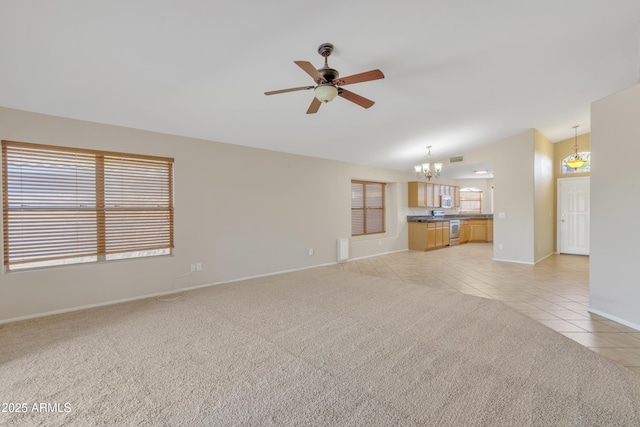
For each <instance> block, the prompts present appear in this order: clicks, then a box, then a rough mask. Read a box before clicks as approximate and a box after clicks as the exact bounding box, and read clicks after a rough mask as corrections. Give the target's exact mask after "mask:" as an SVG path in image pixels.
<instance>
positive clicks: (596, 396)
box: [0, 267, 640, 426]
mask: <svg viewBox="0 0 640 427" xmlns="http://www.w3.org/2000/svg"><path fill="white" fill-rule="evenodd" d="M0 379H1V382H0V402H2V403H5V402H7V403H8V402H11V403H14V404H15V403H25V404H26V407H27V408H28V411H27V412H26V413H7V412H0V425H3V426H4V425H11V426H13V425H16V426H28V425H38V424H39V425H121V426H144V425H225V426H226V425H242V426H244V425H255V426H264V425H283V426H289V425H299V426H314V425H324V426H343V425H344V426H417V425H421V426H423V425H427V426H492V425H501V426H554V425H559V426H638V425H640V378H639V377H638V376H637V375H635V374H633V373H631V372H630V371H628V370H627V369H625V368H623V367H621V366H618V365H616V364H614V363H613V362H611V361H609V360H606V359H604V358H603V357H601V356H599V355H598V354H596V353H594V352H592V351H590V350H588V349H586V348H584V347H582V346H580V345H579V344H577V343H575V342H573V341H571V340H569V339H567V338H565V337H563V336H562V335H560V334H558V333H556V332H554V331H552V330H551V329H548V328H547V327H545V326H543V325H541V324H539V323H537V322H535V321H534V320H531V319H529V318H528V317H525V316H524V315H521V314H520V313H518V312H516V311H515V310H513V309H511V308H510V307H508V306H506V305H504V304H502V303H501V302H498V301H494V300H489V299H483V298H478V297H473V296H468V295H463V294H460V293H457V292H455V291H450V290H444V289H435V288H429V287H427V286H424V285H417V284H409V283H402V282H399V281H395V280H389V279H383V278H375V277H368V276H364V275H360V274H356V273H349V272H345V271H341V270H339V269H337V268H334V267H323V268H316V269H311V270H305V271H299V272H293V273H287V274H283V275H278V276H271V277H266V278H261V279H253V280H248V281H244V282H237V283H232V284H225V285H219V286H215V287H211V288H206V289H200V290H197V291H191V292H187V293H186V294H185V295H184V296H183V297H181V298H179V299H176V300H174V301H170V302H162V301H158V300H157V299H147V300H142V301H136V302H131V303H126V304H119V305H113V306H108V307H103V308H98V309H92V310H86V311H80V312H74V313H68V314H64V315H57V316H50V317H46V318H40V319H34V320H29V321H24V322H16V323H11V324H6V325H2V326H0ZM34 403H36V404H39V403H49V404H51V405H50V406H49V409H52V410H53V409H56V410H57V412H53V413H52V412H35V411H33V404H34ZM56 403H57V404H58V406H57V407H56V406H55V404H56ZM65 404H68V405H67V406H66V407H65V406H64V405H65ZM65 409H68V411H67V412H65Z"/></svg>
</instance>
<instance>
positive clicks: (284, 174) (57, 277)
mask: <svg viewBox="0 0 640 427" xmlns="http://www.w3.org/2000/svg"><path fill="white" fill-rule="evenodd" d="M0 139H6V140H14V141H23V142H33V143H43V144H53V145H63V146H71V147H83V148H96V149H102V150H110V151H121V152H129V153H141V154H152V155H158V156H167V157H174V158H175V245H176V247H175V254H174V255H173V256H170V257H159V258H148V259H137V260H125V261H116V262H109V263H92V264H85V265H75V266H66V267H56V268H48V269H41V270H31V271H20V272H10V273H4V272H2V273H0V295H1V298H0V321H3V320H5V321H6V320H7V319H16V318H23V317H29V316H34V315H39V314H43V313H51V312H57V311H65V310H69V309H73V308H77V307H86V306H91V305H99V304H104V303H108V302H114V301H119V300H126V299H131V298H138V297H141V296H145V295H153V294H158V293H163V292H168V291H171V290H173V289H176V288H187V287H192V286H199V285H205V284H211V283H219V282H225V281H231V280H236V279H241V278H246V277H252V276H258V275H265V274H270V273H275V272H282V271H287V270H293V269H300V268H306V267H310V266H314V265H322V264H328V263H333V262H335V260H336V239H337V238H340V237H350V233H351V211H350V206H351V205H350V203H351V202H350V181H351V179H367V180H374V181H383V182H388V183H389V184H388V185H387V187H388V188H387V208H388V209H387V233H385V234H384V235H376V236H374V237H369V238H367V237H362V238H355V239H352V241H351V242H350V258H359V257H366V256H372V255H377V254H381V253H386V252H393V251H400V250H405V249H407V223H406V215H407V213H408V209H407V208H406V206H407V189H406V188H407V187H406V182H407V181H408V180H409V179H411V176H410V175H409V174H408V173H402V172H398V171H392V170H386V169H380V168H372V167H365V166H358V165H352V164H347V163H341V162H336V161H328V160H322V159H316V158H310V157H304V156H296V155H289V154H283V153H277V152H273V151H265V150H258V149H254V148H247V147H240V146H235V145H229V144H221V143H216V142H211V141H203V140H197V139H192V138H184V137H178V136H172V135H165V134H158V133H153V132H146V131H140V130H134V129H128V128H122V127H117V126H110V125H105V124H98V123H89V122H83V121H77V120H70V119H64V118H59V117H51V116H45V115H40V114H34V113H28V112H22V111H17V110H11V109H6V108H0ZM309 248H313V249H314V252H315V255H313V256H311V257H309V256H308V249H309ZM195 262H201V263H202V264H203V271H201V272H194V273H191V274H189V273H188V272H189V270H190V268H189V267H190V264H191V263H195Z"/></svg>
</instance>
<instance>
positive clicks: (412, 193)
mask: <svg viewBox="0 0 640 427" xmlns="http://www.w3.org/2000/svg"><path fill="white" fill-rule="evenodd" d="M426 187H427V183H426V182H419V181H412V182H409V183H408V188H409V207H410V208H426V207H427V202H426V195H427V189H426Z"/></svg>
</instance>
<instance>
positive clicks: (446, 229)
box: [442, 221, 451, 246]
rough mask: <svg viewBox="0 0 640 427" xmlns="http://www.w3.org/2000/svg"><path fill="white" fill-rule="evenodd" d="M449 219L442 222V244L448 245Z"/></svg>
mask: <svg viewBox="0 0 640 427" xmlns="http://www.w3.org/2000/svg"><path fill="white" fill-rule="evenodd" d="M450 232H451V229H450V228H449V221H443V222H442V246H449V235H450V234H451V233H450Z"/></svg>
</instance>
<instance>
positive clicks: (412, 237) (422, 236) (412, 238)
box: [409, 222, 427, 251]
mask: <svg viewBox="0 0 640 427" xmlns="http://www.w3.org/2000/svg"><path fill="white" fill-rule="evenodd" d="M409 249H410V250H413V251H424V250H426V249H427V223H425V222H410V223H409Z"/></svg>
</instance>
